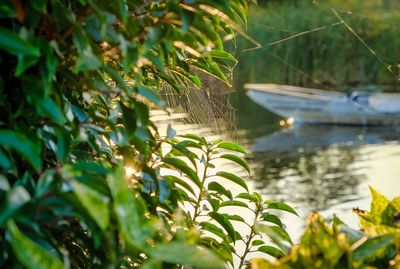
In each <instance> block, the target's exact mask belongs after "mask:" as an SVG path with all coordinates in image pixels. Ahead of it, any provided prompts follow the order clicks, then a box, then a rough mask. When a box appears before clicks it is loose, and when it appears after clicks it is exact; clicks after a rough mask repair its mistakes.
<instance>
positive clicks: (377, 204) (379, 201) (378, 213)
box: [369, 187, 390, 224]
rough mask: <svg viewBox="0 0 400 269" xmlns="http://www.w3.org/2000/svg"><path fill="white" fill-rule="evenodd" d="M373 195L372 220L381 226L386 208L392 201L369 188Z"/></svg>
mask: <svg viewBox="0 0 400 269" xmlns="http://www.w3.org/2000/svg"><path fill="white" fill-rule="evenodd" d="M369 189H370V191H371V195H372V202H371V214H370V216H371V220H372V222H373V223H375V224H379V223H381V221H382V215H383V213H384V212H385V210H386V208H387V207H388V205H389V203H390V201H389V200H388V199H387V198H386V197H385V196H383V195H382V194H380V193H379V192H377V191H376V190H375V189H374V188H372V187H369Z"/></svg>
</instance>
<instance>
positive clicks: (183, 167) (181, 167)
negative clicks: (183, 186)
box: [163, 158, 202, 187]
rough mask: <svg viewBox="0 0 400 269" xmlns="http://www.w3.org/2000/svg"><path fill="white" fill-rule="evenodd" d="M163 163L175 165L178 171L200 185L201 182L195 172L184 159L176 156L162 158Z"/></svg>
mask: <svg viewBox="0 0 400 269" xmlns="http://www.w3.org/2000/svg"><path fill="white" fill-rule="evenodd" d="M163 161H164V163H166V164H168V165H170V166H172V167H175V168H176V169H177V170H178V171H180V172H182V173H184V174H185V175H186V176H187V177H188V178H189V179H191V180H192V181H193V182H194V183H195V184H196V185H197V186H198V187H201V185H202V184H201V182H200V179H199V177H198V176H197V174H196V172H195V171H193V169H192V168H190V167H189V166H188V165H187V164H186V163H185V162H184V161H182V160H179V159H176V158H164V159H163Z"/></svg>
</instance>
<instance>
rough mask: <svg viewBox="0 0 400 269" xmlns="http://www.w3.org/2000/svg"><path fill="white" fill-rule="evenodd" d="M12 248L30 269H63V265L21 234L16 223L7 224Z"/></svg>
mask: <svg viewBox="0 0 400 269" xmlns="http://www.w3.org/2000/svg"><path fill="white" fill-rule="evenodd" d="M7 228H8V231H9V232H10V236H11V246H12V248H13V250H14V253H15V255H16V256H17V258H18V260H19V261H20V262H21V263H22V264H23V265H24V266H26V267H27V268H29V269H63V268H64V265H63V263H62V262H61V261H60V260H59V259H57V258H56V257H54V256H53V255H51V254H50V253H49V252H48V251H46V250H45V249H43V248H42V247H41V246H39V245H38V244H36V243H35V242H33V241H32V240H31V239H29V238H28V237H26V236H25V235H24V234H22V233H21V232H20V230H19V229H18V227H17V226H16V225H15V223H14V222H12V221H9V222H8V223H7Z"/></svg>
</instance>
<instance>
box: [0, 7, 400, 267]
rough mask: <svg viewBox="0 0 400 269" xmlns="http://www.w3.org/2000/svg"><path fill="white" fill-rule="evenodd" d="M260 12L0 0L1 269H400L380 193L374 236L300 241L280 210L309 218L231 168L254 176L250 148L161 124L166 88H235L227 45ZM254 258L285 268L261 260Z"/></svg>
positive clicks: (392, 211) (392, 224)
mask: <svg viewBox="0 0 400 269" xmlns="http://www.w3.org/2000/svg"><path fill="white" fill-rule="evenodd" d="M254 8H255V7H253V9H254ZM247 9H248V6H247V2H246V1H243V0H231V1H208V0H198V1H184V2H180V1H164V0H162V1H129V0H127V1H124V0H118V1H104V0H102V1H91V0H79V1H78V0H76V1H75V0H69V1H67V0H65V1H64V0H48V1H40V0H38V1H20V0H15V1H3V2H2V3H1V4H0V19H1V21H2V24H1V26H0V68H1V70H2V75H1V77H0V93H1V95H0V115H1V118H0V207H1V211H0V267H2V268H3V267H4V268H29V269H38V268H39V269H61V268H64V269H65V268H67V269H68V268H110V269H111V268H121V269H127V268H140V269H163V268H200V269H201V268H204V269H207V268H208V269H212V268H215V269H223V268H226V267H231V268H238V267H241V268H245V267H250V266H252V267H253V268H262V269H267V268H280V269H285V268H292V267H293V268H324V269H328V268H332V269H333V268H374V266H375V267H376V268H394V269H395V268H399V267H400V265H399V264H400V258H399V236H398V230H399V229H398V228H399V227H398V225H399V224H398V222H399V215H398V212H399V211H400V206H399V201H400V199H399V198H396V199H394V200H393V201H388V200H387V199H386V198H384V197H382V196H381V195H380V194H378V193H377V192H375V191H374V190H373V189H371V192H372V196H373V202H372V209H371V212H366V211H362V210H359V211H358V212H357V214H359V216H360V219H361V223H362V225H363V229H364V231H363V232H361V231H358V230H352V229H350V228H348V227H347V226H345V225H344V224H343V223H341V221H340V220H338V219H336V220H335V222H334V226H333V228H330V227H328V226H327V225H326V224H325V223H324V222H323V220H322V219H321V218H320V217H319V215H318V214H312V215H311V216H310V219H309V226H308V228H307V230H306V231H305V235H304V237H303V240H302V242H301V243H300V245H294V244H293V242H292V240H291V238H290V236H289V234H288V233H287V232H286V230H285V227H286V226H285V224H284V223H282V221H281V219H280V218H279V215H278V213H285V214H294V215H297V212H296V211H295V209H293V208H292V207H291V206H290V205H288V204H286V203H284V202H281V201H275V200H268V199H264V197H262V196H261V195H260V194H257V193H251V192H250V190H249V187H248V185H247V183H246V181H245V178H243V177H240V176H238V175H236V174H233V173H231V172H230V171H224V170H222V169H223V168H224V167H218V160H219V159H223V160H225V161H228V162H230V163H233V164H235V165H237V166H238V167H239V168H240V169H243V171H246V173H249V174H251V169H250V167H249V165H248V163H247V162H246V152H245V150H244V149H243V148H242V147H241V146H240V145H237V144H235V143H232V142H228V141H221V140H218V141H207V139H206V138H204V137H200V136H197V135H194V134H186V135H182V134H177V133H176V131H175V130H174V129H173V126H170V125H169V126H168V127H167V130H166V132H165V133H160V132H159V129H158V127H157V125H156V124H155V122H153V121H152V120H151V118H150V110H151V108H153V107H156V108H158V109H163V110H166V109H167V107H166V104H165V103H164V101H163V100H161V98H160V96H159V92H160V90H161V89H162V88H163V87H170V89H173V90H174V91H176V92H177V93H181V92H182V91H185V90H187V89H188V88H189V87H195V88H198V89H201V88H202V81H201V77H200V76H199V75H198V73H206V74H209V75H212V76H213V77H216V78H218V79H219V80H221V81H222V82H224V83H226V84H228V85H229V84H230V81H229V79H228V78H227V76H226V73H229V71H231V70H232V67H233V66H234V65H235V63H236V62H237V60H236V59H235V58H234V57H233V56H232V55H231V54H230V53H228V52H227V51H226V50H225V49H224V43H223V41H224V40H225V39H229V38H230V37H232V36H234V34H235V32H234V31H235V30H237V29H239V27H240V25H245V24H246V23H247V17H246V13H247ZM310 70H311V69H310ZM310 70H308V71H310ZM377 76H380V73H377ZM289 78H290V76H288V79H289ZM301 81H303V79H302V80H301ZM208 97H209V96H208ZM204 98H206V96H204ZM232 185H233V186H235V187H236V188H232V189H231V188H230V186H232ZM238 189H240V191H237V190H238ZM188 208H189V209H188ZM227 208H230V209H231V210H234V213H232V211H228V210H227ZM235 210H236V211H235ZM240 210H246V211H248V212H250V216H251V217H250V218H251V219H250V220H248V219H246V218H244V217H242V216H240V215H239V214H236V213H235V212H240ZM277 212H278V213H277ZM240 226H243V227H245V228H246V232H243V233H240V232H239V231H240V230H239V227H240ZM238 246H244V250H243V251H239V248H238ZM253 252H257V253H264V254H267V255H269V256H271V257H273V258H276V259H277V260H275V262H268V261H265V260H262V259H256V260H254V261H253V262H251V261H249V258H248V257H249V255H248V254H251V253H253ZM346 266H347V267H346ZM367 266H369V267H367ZM241 268H240V269H241Z"/></svg>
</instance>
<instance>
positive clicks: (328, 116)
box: [246, 84, 400, 125]
mask: <svg viewBox="0 0 400 269" xmlns="http://www.w3.org/2000/svg"><path fill="white" fill-rule="evenodd" d="M251 85H253V86H251ZM268 85H269V84H268ZM280 86H281V85H280ZM288 87H290V88H289V89H287V90H286V89H285V88H279V89H277V90H271V89H267V90H266V89H265V88H262V87H261V86H258V88H257V84H248V85H247V86H246V88H247V89H248V91H247V95H248V96H249V97H250V98H251V99H252V100H253V101H254V102H255V103H257V104H259V105H260V106H262V107H264V108H266V109H268V110H270V111H272V112H274V113H275V114H277V115H279V116H281V117H284V118H294V120H295V121H296V122H306V123H324V124H326V123H329V124H346V125H399V124H400V113H393V112H391V113H384V112H377V111H375V110H371V109H368V107H366V106H363V105H360V104H358V103H355V102H354V100H353V99H351V98H349V96H347V95H346V94H342V93H338V92H323V91H319V90H309V89H308V90H307V91H301V89H303V88H300V87H293V86H288ZM293 89H295V90H293ZM399 105H400V103H399Z"/></svg>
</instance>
